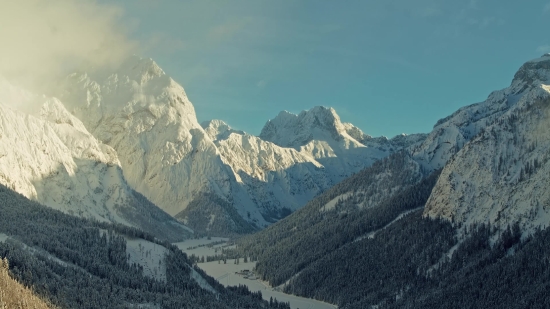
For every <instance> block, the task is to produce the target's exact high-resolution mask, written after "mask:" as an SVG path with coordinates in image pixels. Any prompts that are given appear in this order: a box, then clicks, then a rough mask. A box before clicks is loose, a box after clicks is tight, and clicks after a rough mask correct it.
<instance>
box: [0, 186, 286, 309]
mask: <svg viewBox="0 0 550 309" xmlns="http://www.w3.org/2000/svg"><path fill="white" fill-rule="evenodd" d="M0 214H1V215H0V235H4V236H3V237H2V238H0V239H5V240H4V241H0V258H7V259H8V260H9V261H10V269H9V270H10V273H11V274H12V275H13V277H14V278H15V279H16V280H18V281H19V282H21V283H22V284H24V285H25V286H32V287H33V289H34V290H35V291H36V293H37V294H38V295H40V296H41V297H43V298H45V299H48V300H50V301H51V302H52V303H53V304H54V305H56V306H58V307H60V308H138V307H139V308H238V307H240V308H267V307H269V303H267V302H266V301H263V300H262V298H261V295H260V294H259V293H251V292H250V291H248V289H246V288H244V287H241V288H233V289H224V288H223V286H221V285H220V284H219V283H217V282H216V281H215V280H214V279H213V278H210V277H208V276H207V275H206V274H204V272H202V271H201V270H200V269H198V268H195V271H197V272H199V274H201V275H202V276H203V277H204V278H205V279H206V281H207V282H208V284H209V285H210V286H211V287H213V289H214V290H215V291H216V292H215V293H214V292H209V291H207V290H206V289H203V288H201V286H199V284H198V283H197V282H196V281H195V280H194V279H193V278H192V277H191V275H190V272H191V266H190V265H191V263H190V261H189V260H188V259H187V256H186V255H185V254H184V253H182V252H181V251H179V250H178V249H177V248H176V247H175V246H173V245H171V244H170V243H167V242H163V241H160V240H158V239H156V238H154V237H153V236H151V235H149V234H146V233H144V232H142V231H140V230H137V229H134V228H130V227H127V226H123V225H113V224H110V223H99V222H93V221H89V220H86V219H82V218H76V217H73V216H69V215H66V214H63V213H61V212H60V211H56V210H52V209H50V208H47V207H44V206H42V205H39V204H37V203H35V202H33V201H30V200H28V199H26V198H25V197H23V196H22V195H19V194H17V193H15V192H13V191H11V190H9V189H7V188H6V187H4V186H0ZM6 235H7V236H8V237H7V238H6ZM126 239H142V240H143V241H149V242H153V243H156V244H158V245H162V246H163V247H165V248H166V249H167V254H166V256H165V258H164V261H161V263H163V264H165V268H166V280H165V281H162V280H157V279H154V278H151V277H148V276H144V274H143V266H140V265H138V264H136V263H130V261H129V256H127V251H126V245H127V242H126ZM276 307H278V308H288V306H287V305H286V304H277V305H276Z"/></svg>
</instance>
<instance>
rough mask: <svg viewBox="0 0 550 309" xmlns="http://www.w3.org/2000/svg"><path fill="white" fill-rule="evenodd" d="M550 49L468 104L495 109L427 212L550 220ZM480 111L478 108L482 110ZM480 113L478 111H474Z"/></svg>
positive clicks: (540, 223) (463, 219) (457, 218)
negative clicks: (549, 186) (502, 86)
mask: <svg viewBox="0 0 550 309" xmlns="http://www.w3.org/2000/svg"><path fill="white" fill-rule="evenodd" d="M549 106H550V54H546V55H544V56H542V57H541V58H538V59H534V60H532V61H529V62H527V63H525V64H524V65H523V66H522V67H521V68H520V69H519V71H518V72H517V73H516V74H515V76H514V79H513V80H512V83H511V85H510V86H509V87H508V88H505V89H503V90H500V91H497V92H494V93H492V94H491V95H490V96H489V99H488V100H487V101H485V102H483V103H480V104H478V105H475V106H472V107H470V108H469V113H470V114H472V112H473V111H474V110H475V111H479V110H481V111H491V116H490V117H486V118H487V119H486V120H485V121H486V123H487V125H486V126H485V127H484V128H483V129H482V130H477V131H478V133H477V134H476V136H475V137H474V138H473V139H472V140H471V141H470V142H469V143H468V144H466V145H465V146H464V147H463V148H462V149H461V150H460V151H458V152H457V153H456V155H455V156H454V157H453V158H452V160H451V161H450V162H449V163H448V164H447V165H446V166H445V168H444V169H443V172H442V173H441V178H440V179H439V181H438V182H437V184H436V186H435V188H434V191H433V194H432V195H431V197H430V199H429V200H428V202H427V204H426V210H425V213H424V214H425V215H427V216H430V217H442V218H445V219H448V220H452V221H454V222H457V223H463V224H464V225H469V224H471V223H474V222H487V223H491V224H492V225H494V226H496V227H500V228H501V229H505V228H506V227H507V226H511V225H513V224H514V223H516V222H518V223H519V224H520V226H521V227H522V229H523V230H527V231H533V230H535V229H536V228H538V227H545V226H548V224H549V223H550V208H549V205H548V202H549V201H550V193H549V191H548V190H547V188H546V186H545V185H543V184H545V183H548V181H550V177H549V176H548V175H550V174H549V172H550V164H549V163H548V160H549V159H550V158H549V156H548V153H549V152H550V137H549V136H548V134H547V133H548V130H547V128H548V127H550V118H549V117H550V107H549ZM482 113H483V112H480V113H478V114H482ZM475 114H476V113H473V115H475Z"/></svg>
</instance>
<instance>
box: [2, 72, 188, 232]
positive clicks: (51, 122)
mask: <svg viewBox="0 0 550 309" xmlns="http://www.w3.org/2000/svg"><path fill="white" fill-rule="evenodd" d="M13 107H15V108H16V109H14V108H13ZM22 111H26V112H22ZM0 136H1V137H0V183H1V184H3V185H6V186H8V187H10V188H12V189H13V190H16V191H17V192H19V193H21V194H23V195H24V196H26V197H28V198H31V199H34V200H37V201H39V202H41V203H43V204H45V205H47V206H49V207H52V208H54V209H58V210H61V211H63V212H65V213H69V214H73V215H76V216H81V217H86V218H91V219H95V220H99V221H106V222H116V223H123V224H126V225H129V226H136V227H140V228H142V229H143V230H146V231H148V232H151V233H153V234H155V235H157V236H158V237H162V238H164V239H171V240H177V239H183V238H185V237H187V236H189V235H190V232H191V231H190V230H189V229H188V228H186V227H185V226H183V225H181V224H180V223H177V222H176V221H175V220H174V219H173V218H171V217H170V216H169V215H168V214H166V213H164V212H163V211H162V210H160V209H159V208H158V207H156V206H155V205H153V204H151V203H150V202H149V201H148V200H147V199H145V198H144V197H143V196H142V195H140V194H139V193H137V192H135V191H134V190H133V189H132V188H131V187H130V186H129V185H128V184H127V182H126V180H125V178H124V176H123V173H122V170H121V167H120V163H119V159H118V157H117V154H116V151H115V150H114V149H112V148H111V147H110V146H108V145H105V144H103V143H101V142H99V141H98V140H97V139H96V138H94V137H93V136H92V135H91V134H90V133H89V132H88V131H87V130H86V128H85V127H84V125H83V124H82V122H81V121H80V120H79V119H77V118H76V117H75V116H73V115H72V114H71V113H69V112H68V111H67V110H66V109H65V107H64V106H63V104H62V103H61V102H60V101H59V100H58V99H55V98H50V97H45V96H37V95H34V94H32V93H30V92H28V91H25V90H23V89H21V88H19V87H16V86H13V85H11V84H9V83H8V82H7V81H6V80H3V79H0Z"/></svg>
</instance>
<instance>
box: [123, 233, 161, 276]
mask: <svg viewBox="0 0 550 309" xmlns="http://www.w3.org/2000/svg"><path fill="white" fill-rule="evenodd" d="M126 253H127V254H128V255H129V256H130V260H129V263H130V264H133V263H136V264H138V265H140V266H143V275H145V276H147V277H150V278H154V279H157V280H159V281H162V282H166V264H165V263H164V257H165V256H166V254H167V253H168V249H166V248H164V247H163V246H161V245H157V244H155V243H152V242H149V241H146V240H143V239H129V238H127V239H126Z"/></svg>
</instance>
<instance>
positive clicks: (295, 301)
mask: <svg viewBox="0 0 550 309" xmlns="http://www.w3.org/2000/svg"><path fill="white" fill-rule="evenodd" d="M220 240H224V239H223V238H218V237H212V239H211V240H208V239H206V238H201V239H190V240H188V241H184V242H179V243H176V244H175V245H177V246H178V247H179V248H180V250H182V251H183V252H185V253H187V254H188V255H191V254H195V255H197V256H199V257H200V256H202V255H204V256H205V257H206V256H207V255H214V254H215V253H214V251H215V248H218V249H219V248H221V247H222V246H225V245H226V244H219V245H215V246H213V247H212V248H208V247H206V245H207V244H212V243H214V242H219V241H220ZM225 240H227V239H225ZM196 246H201V247H198V248H196V249H190V250H187V248H189V247H196ZM234 261H235V260H234V259H230V260H229V259H228V260H227V264H224V263H223V261H221V262H220V263H218V261H214V262H208V263H198V264H197V265H198V266H199V267H200V268H201V269H202V270H204V271H205V272H206V273H207V274H208V275H209V276H212V277H214V278H216V280H218V282H220V283H221V284H223V285H224V286H238V285H239V284H242V285H246V286H247V287H248V289H249V290H250V291H253V292H256V291H261V292H262V296H263V298H264V299H265V300H268V301H269V299H270V298H271V297H273V299H277V300H278V301H280V302H289V303H290V307H291V308H292V309H297V308H300V309H308V308H311V309H334V308H337V307H336V306H335V305H332V304H328V303H325V302H321V301H318V300H315V299H310V298H304V297H298V296H295V295H290V294H285V293H282V292H279V291H276V289H275V288H273V287H271V286H269V284H268V283H267V282H263V281H261V280H258V279H254V280H251V279H245V278H244V277H243V276H242V275H238V274H236V273H237V272H242V271H243V270H245V269H247V270H250V271H251V270H252V269H253V268H254V267H255V266H256V262H248V263H244V261H243V259H242V258H241V259H240V260H239V264H238V265H237V264H235V263H234Z"/></svg>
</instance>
